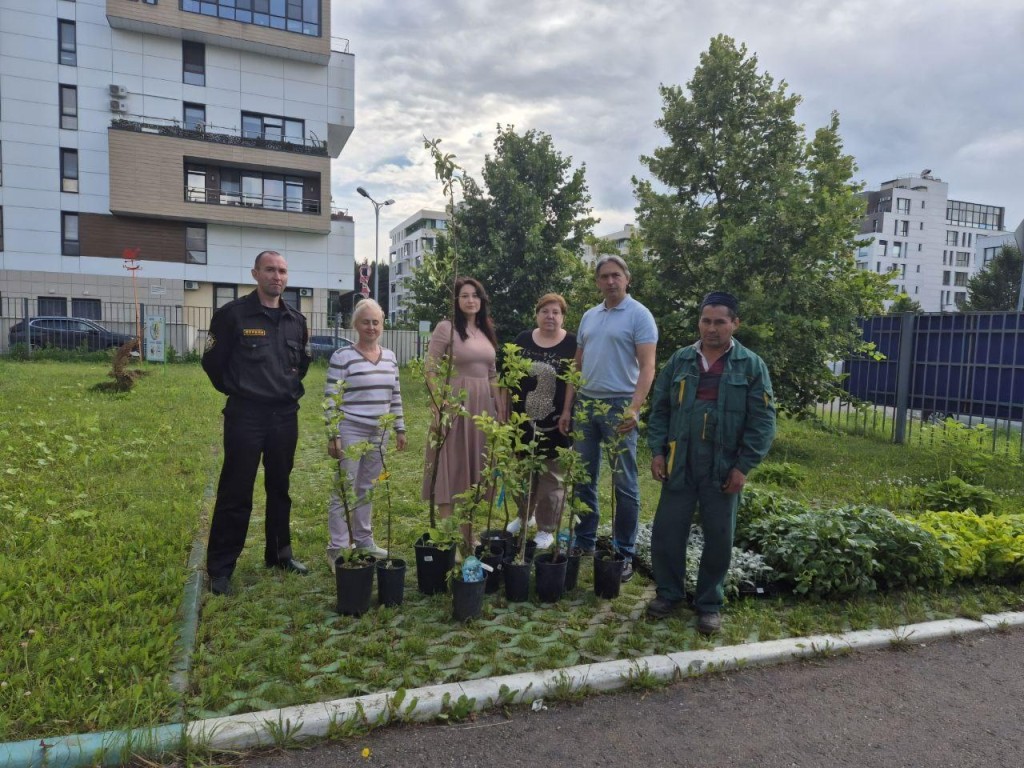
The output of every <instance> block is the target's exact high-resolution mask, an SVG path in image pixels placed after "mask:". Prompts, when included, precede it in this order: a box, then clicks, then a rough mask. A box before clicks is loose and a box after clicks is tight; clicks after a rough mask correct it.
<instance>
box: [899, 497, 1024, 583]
mask: <svg viewBox="0 0 1024 768" xmlns="http://www.w3.org/2000/svg"><path fill="white" fill-rule="evenodd" d="M915 522H916V523H917V524H918V525H919V526H920V527H921V528H923V529H925V530H926V531H929V532H931V533H932V534H933V535H934V536H935V538H936V541H937V542H938V544H939V546H940V547H941V548H942V549H943V551H944V552H945V572H946V577H947V580H948V581H954V580H967V579H984V578H988V579H1005V578H1010V577H1019V576H1022V575H1024V516H1022V515H1004V516H1001V517H996V516H993V515H971V514H964V513H963V512H946V511H942V512H923V513H922V514H920V515H918V516H917V517H916V518H915Z"/></svg>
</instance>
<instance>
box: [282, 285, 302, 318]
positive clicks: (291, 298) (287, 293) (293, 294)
mask: <svg viewBox="0 0 1024 768" xmlns="http://www.w3.org/2000/svg"><path fill="white" fill-rule="evenodd" d="M281 301H283V302H284V303H285V304H287V305H288V306H289V307H291V308H292V309H294V310H295V311H296V312H298V311H299V289H298V288H285V289H284V290H283V291H281Z"/></svg>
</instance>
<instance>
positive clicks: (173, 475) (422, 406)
mask: <svg viewBox="0 0 1024 768" xmlns="http://www.w3.org/2000/svg"><path fill="white" fill-rule="evenodd" d="M106 371H107V367H105V366H103V365H101V364H96V363H58V362H40V361H36V362H31V363H15V362H9V361H0V412H2V413H3V422H2V425H0V437H2V439H3V444H2V445H3V447H2V448H0V450H2V451H3V456H4V459H3V463H2V467H0V536H2V539H0V548H2V549H0V552H2V553H3V556H2V557H0V631H2V633H3V643H2V644H0V739H4V740H14V739H23V738H39V737H44V736H51V735H55V734H60V733H75V732H81V731H90V730H104V729H110V728H123V727H133V726H141V725H148V724H157V723H164V722H169V721H173V720H177V719H178V718H179V715H180V712H181V711H182V710H181V708H184V711H185V713H186V715H187V716H188V717H192V718H198V717H206V716H211V715H220V714H227V713H233V712H242V711H248V710H254V709H261V708H265V707H271V706H274V707H276V706H283V705H288V704H295V703H301V702H310V701H316V700H325V699H331V698H337V697H342V696H349V695H354V694H359V693H364V692H369V691H377V690H388V689H393V688H398V687H403V686H404V687H412V686H418V685H426V684H430V683H433V682H440V681H451V680H461V679H470V678H477V677H485V676H489V675H494V674H504V673H510V672H518V671H524V670H531V669H551V668H557V667H561V666H566V665H569V664H575V663H583V662H588V661H600V660H606V659H614V658H635V657H639V656H643V655H647V654H651V653H661V652H666V651H672V650H684V649H689V648H701V647H710V646H711V645H712V644H731V643H739V642H752V641H757V640H768V639H776V638H780V637H787V636H794V635H803V634H807V633H813V632H825V631H834V632H838V631H843V630H846V629H862V628H867V627H874V626H882V627H889V626H896V625H898V624H900V623H904V622H907V621H921V620H926V619H932V618H945V617H949V616H957V615H963V616H971V617H976V616H978V615H981V614H982V613H985V612H990V611H996V610H1003V609H1007V608H1014V607H1017V606H1019V605H1020V602H1021V590H1020V588H1019V586H1016V585H1009V586H1006V585H1004V586H999V587H992V586H986V585H982V586H977V587H964V588H958V589H956V590H951V591H949V592H945V593H941V594H937V593H923V592H912V593H905V594H903V593H901V594H892V595H880V596H877V597H874V598H870V599H867V598H865V599H859V600H853V601H834V602H807V601H798V600H796V599H794V598H790V597H786V598H778V599H775V600H771V601H755V600H741V601H738V602H735V603H733V604H731V605H730V606H728V609H727V614H726V621H725V623H724V627H723V634H722V636H721V637H720V638H719V639H717V640H715V641H714V643H710V642H709V641H707V640H704V639H702V638H700V637H699V636H698V635H697V634H696V632H695V631H694V630H695V621H694V618H693V616H692V615H691V614H689V613H683V614H682V615H680V616H679V617H678V618H673V619H671V620H669V621H665V622H658V623H652V622H647V621H645V620H644V619H643V607H644V604H645V603H646V601H647V599H649V598H650V596H651V595H652V594H653V589H652V586H651V584H650V582H648V581H647V580H646V579H644V578H643V577H642V576H639V575H638V576H637V577H636V578H634V579H633V580H632V581H631V582H630V583H629V584H626V585H624V586H623V590H622V595H621V596H620V597H619V598H618V599H616V600H612V601H602V600H598V599H596V598H595V597H594V596H593V593H592V590H591V582H592V574H591V570H590V568H589V563H588V562H587V561H585V562H584V567H583V568H581V579H580V588H579V589H578V590H577V591H576V592H575V593H573V594H572V595H570V596H568V597H567V598H566V599H564V600H562V601H561V602H559V603H558V604H555V605H542V604H539V603H536V602H530V603H520V604H511V605H509V604H507V603H506V602H505V600H504V598H503V597H502V596H501V595H500V594H496V595H489V596H488V597H487V598H486V600H485V608H484V615H483V617H482V618H481V619H480V620H478V621H476V622H473V623H471V624H469V625H461V624H456V623H454V622H453V621H452V620H451V618H450V614H451V606H450V599H449V598H448V597H446V596H434V597H424V596H421V595H419V594H418V593H417V591H416V587H415V570H414V566H413V549H412V542H413V540H414V539H415V537H416V536H418V535H419V534H420V533H421V532H422V531H423V529H424V527H425V526H426V524H427V513H426V508H425V505H424V503H423V502H421V501H420V487H421V481H422V467H423V450H424V442H425V438H426V431H427V420H428V414H427V407H426V401H425V397H424V393H423V385H422V383H421V382H419V381H417V380H415V379H414V378H413V377H412V375H411V374H408V373H407V374H406V375H405V377H404V379H403V388H404V401H405V405H406V414H407V421H408V424H409V443H410V444H409V448H408V450H407V451H406V452H404V453H395V452H392V453H390V454H389V458H388V460H389V470H390V471H391V477H392V490H393V494H392V505H393V506H392V509H393V522H394V537H393V541H392V549H393V554H394V556H396V557H402V558H405V559H406V560H407V561H409V571H408V573H407V578H406V602H405V604H404V605H403V606H402V607H400V608H397V609H381V608H377V607H374V608H372V609H371V610H370V612H369V613H368V614H366V615H365V616H363V617H361V618H359V619H354V618H349V617H342V616H339V615H337V614H336V613H335V611H334V605H335V599H336V595H335V586H334V580H333V575H332V574H331V573H330V572H329V570H328V567H327V564H326V561H325V557H324V552H325V548H326V544H327V525H326V510H327V499H328V495H329V492H330V486H331V482H332V474H333V469H332V462H331V461H330V460H329V459H328V457H327V453H326V439H325V434H324V430H323V424H322V418H321V407H320V403H321V393H322V388H323V382H324V377H325V375H326V368H325V367H324V366H323V365H315V366H314V367H313V368H311V370H310V372H309V375H308V377H307V379H306V389H307V395H306V397H305V398H304V400H303V403H302V410H301V411H300V429H301V433H300V443H299V448H298V451H297V455H296V465H295V470H294V472H293V475H292V498H293V513H292V533H293V548H294V551H295V555H296V557H298V558H299V559H301V560H304V561H306V562H307V563H308V564H309V565H310V566H311V568H312V570H313V572H312V574H311V575H310V576H308V577H305V578H302V577H297V576H292V575H289V574H284V573H281V572H279V571H276V570H267V569H265V568H264V567H263V560H262V549H263V519H262V517H263V516H262V503H263V501H262V493H261V488H260V482H259V481H258V483H257V494H256V500H255V510H256V511H255V513H254V515H253V519H252V523H251V526H250V529H249V536H248V540H247V546H246V549H245V551H244V552H243V555H242V558H241V560H240V562H239V566H238V570H237V571H236V573H235V585H236V588H237V590H238V592H237V594H236V595H235V596H233V597H230V598H227V599H221V598H213V597H211V596H209V595H207V596H206V597H205V598H204V604H203V607H202V615H201V619H200V635H199V642H198V646H197V648H196V654H195V657H194V659H193V667H192V674H191V677H190V681H189V688H188V690H187V691H186V692H185V694H184V696H182V695H180V694H179V693H178V692H176V691H175V690H174V689H173V688H172V687H171V685H170V669H171V665H172V662H173V660H174V658H175V653H176V649H175V643H176V641H177V638H178V626H177V618H178V617H177V612H178V610H179V606H180V604H181V601H182V594H183V589H184V585H185V581H186V578H187V569H186V563H187V559H188V555H189V552H190V550H191V548H192V544H193V541H194V539H195V538H196V537H197V536H198V537H199V538H200V539H201V540H203V541H205V532H206V525H207V521H206V519H205V516H206V514H208V512H209V510H210V508H211V501H210V500H209V499H208V498H204V492H205V491H206V489H207V488H208V487H209V485H210V484H211V483H213V482H214V481H215V480H216V477H217V473H218V471H219V467H220V440H221V425H220V408H221V406H222V403H223V398H222V396H220V395H219V394H218V393H216V392H215V391H214V390H213V389H212V387H211V386H210V385H209V383H208V381H207V380H206V377H205V376H204V374H203V373H202V371H201V369H200V368H199V367H198V366H195V365H174V366H167V367H166V368H163V367H153V368H152V371H153V372H152V373H151V374H150V375H149V376H147V377H146V378H144V379H143V380H141V381H140V382H139V384H138V385H137V387H136V389H135V390H134V391H133V392H131V393H130V394H127V395H111V394H107V393H101V392H98V391H95V390H94V389H93V386H94V385H95V384H98V383H101V382H104V381H105V380H106ZM770 461H773V462H782V461H786V462H789V463H792V464H795V465H797V466H799V467H800V468H801V470H802V471H803V472H804V473H805V475H806V477H807V478H808V479H807V481H806V482H805V483H804V485H803V486H801V487H800V488H798V489H787V491H786V492H787V493H790V494H792V495H795V496H798V497H801V498H804V499H806V500H808V501H813V502H815V503H820V504H823V505H831V504H837V503H852V502H864V501H867V500H869V499H870V498H871V494H872V493H877V489H878V488H880V487H882V486H881V485H879V482H880V481H882V480H883V479H884V478H886V477H897V476H898V477H906V478H919V477H927V476H932V475H934V474H935V473H936V472H938V471H939V469H937V467H938V466H939V464H940V463H941V462H942V461H943V453H942V451H941V450H931V449H927V448H920V449H913V450H912V449H908V448H906V447H901V446H892V445H889V444H887V443H886V442H885V441H884V440H883V439H873V438H863V437H850V436H847V435H844V434H842V433H840V432H837V431H835V430H826V429H822V428H821V427H820V426H818V425H815V424H814V423H813V422H793V421H789V420H784V421H782V422H780V437H779V440H778V442H777V444H776V447H775V448H774V449H773V452H772V455H771V457H770ZM640 465H641V467H640V469H641V472H640V477H641V482H642V488H641V496H642V513H641V518H642V520H644V521H648V520H650V519H651V518H652V517H653V512H654V508H655V505H656V503H657V488H656V486H655V484H654V482H653V481H652V480H651V479H650V473H649V470H648V467H649V459H648V457H647V455H646V451H644V450H642V451H641V458H640ZM991 473H992V474H991V476H990V478H987V479H986V482H988V480H989V479H991V481H992V486H991V487H993V488H998V489H999V490H1000V493H1002V494H1009V495H1010V496H1011V497H1013V496H1015V497H1016V498H1017V499H1019V498H1021V496H1020V494H1021V490H1022V486H1024V479H1022V477H1021V473H1020V468H1019V465H1017V466H1016V467H1014V466H1012V465H1010V464H1007V466H1005V467H1004V466H1002V465H1001V464H1000V461H999V460H993V462H992V469H991ZM601 487H602V499H603V501H602V503H603V505H604V506H603V510H605V511H607V509H608V499H607V492H608V488H609V484H608V478H607V474H606V475H605V476H604V480H603V482H602V486H601ZM385 512H386V504H385V503H384V501H383V500H378V501H377V503H376V504H375V522H374V529H375V533H376V537H377V541H378V542H379V543H382V544H383V543H385V540H386V527H385V521H384V515H385ZM493 522H494V525H495V527H500V526H503V525H504V523H505V519H504V517H503V516H502V517H501V518H500V519H498V520H496V521H493ZM605 522H607V520H606V519H605ZM483 524H484V521H477V527H478V528H482V527H483Z"/></svg>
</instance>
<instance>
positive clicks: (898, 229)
mask: <svg viewBox="0 0 1024 768" xmlns="http://www.w3.org/2000/svg"><path fill="white" fill-rule="evenodd" d="M892 233H893V234H894V235H901V236H903V237H906V236H907V235H908V234H910V222H909V221H902V220H900V219H897V220H896V221H895V222H894V223H893V231H892Z"/></svg>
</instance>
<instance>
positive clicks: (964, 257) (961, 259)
mask: <svg viewBox="0 0 1024 768" xmlns="http://www.w3.org/2000/svg"><path fill="white" fill-rule="evenodd" d="M956 265H957V266H958V267H969V266H971V252H970V251H957V252H956Z"/></svg>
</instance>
